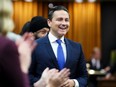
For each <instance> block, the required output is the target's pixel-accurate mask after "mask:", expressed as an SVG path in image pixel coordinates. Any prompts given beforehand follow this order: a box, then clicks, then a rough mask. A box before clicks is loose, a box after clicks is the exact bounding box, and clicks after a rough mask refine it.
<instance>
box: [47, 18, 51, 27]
mask: <svg viewBox="0 0 116 87" xmlns="http://www.w3.org/2000/svg"><path fill="white" fill-rule="evenodd" d="M47 23H48V26H49V27H51V20H50V19H47Z"/></svg>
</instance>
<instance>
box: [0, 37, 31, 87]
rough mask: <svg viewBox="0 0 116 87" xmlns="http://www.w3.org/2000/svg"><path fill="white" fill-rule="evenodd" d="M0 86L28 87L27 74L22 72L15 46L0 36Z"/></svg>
mask: <svg viewBox="0 0 116 87" xmlns="http://www.w3.org/2000/svg"><path fill="white" fill-rule="evenodd" d="M0 87H29V81H28V78H27V75H26V74H24V73H22V71H21V68H20V62H19V54H18V50H17V46H16V45H15V43H14V42H12V41H10V40H9V39H6V38H5V37H2V36H0Z"/></svg>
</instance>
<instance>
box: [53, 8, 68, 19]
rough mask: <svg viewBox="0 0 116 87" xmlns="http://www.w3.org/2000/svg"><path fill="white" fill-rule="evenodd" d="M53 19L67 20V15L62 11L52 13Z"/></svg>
mask: <svg viewBox="0 0 116 87" xmlns="http://www.w3.org/2000/svg"><path fill="white" fill-rule="evenodd" d="M53 17H59V18H60V17H65V18H69V13H68V12H66V11H64V10H57V11H55V12H54V13H53Z"/></svg>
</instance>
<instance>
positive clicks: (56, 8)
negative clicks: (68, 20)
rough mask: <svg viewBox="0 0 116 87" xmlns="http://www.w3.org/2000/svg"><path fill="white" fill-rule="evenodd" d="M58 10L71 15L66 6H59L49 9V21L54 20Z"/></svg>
mask: <svg viewBox="0 0 116 87" xmlns="http://www.w3.org/2000/svg"><path fill="white" fill-rule="evenodd" d="M58 10H64V11H66V12H67V13H69V12H68V10H67V9H66V8H65V7H64V6H61V5H59V6H54V7H52V8H50V9H49V12H48V19H50V20H51V19H52V18H53V13H54V12H55V11H58Z"/></svg>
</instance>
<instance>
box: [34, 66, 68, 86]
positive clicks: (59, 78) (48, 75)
mask: <svg viewBox="0 0 116 87" xmlns="http://www.w3.org/2000/svg"><path fill="white" fill-rule="evenodd" d="M69 74H70V72H69V69H66V68H64V69H63V70H61V71H60V72H59V71H58V70H57V69H51V70H49V68H46V69H45V70H44V71H43V73H42V76H41V79H40V80H39V81H37V82H36V83H34V87H60V86H61V84H63V83H64V82H65V81H67V80H68V79H69V77H68V76H69Z"/></svg>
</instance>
